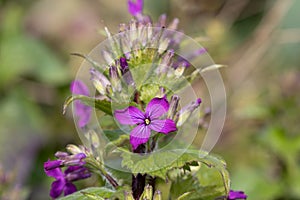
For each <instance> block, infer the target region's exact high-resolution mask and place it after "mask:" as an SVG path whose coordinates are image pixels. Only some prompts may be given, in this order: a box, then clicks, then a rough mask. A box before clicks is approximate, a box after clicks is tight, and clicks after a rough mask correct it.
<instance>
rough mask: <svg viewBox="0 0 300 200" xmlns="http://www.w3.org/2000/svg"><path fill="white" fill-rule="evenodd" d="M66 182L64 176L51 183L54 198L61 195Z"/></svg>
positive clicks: (51, 194) (51, 193)
mask: <svg viewBox="0 0 300 200" xmlns="http://www.w3.org/2000/svg"><path fill="white" fill-rule="evenodd" d="M65 183H66V182H65V180H64V179H63V178H60V179H58V180H56V181H54V182H53V183H52V184H51V190H50V196H51V197H52V198H54V199H55V198H57V197H59V195H60V194H61V193H62V191H63V189H64V187H65Z"/></svg>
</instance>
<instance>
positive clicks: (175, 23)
mask: <svg viewBox="0 0 300 200" xmlns="http://www.w3.org/2000/svg"><path fill="white" fill-rule="evenodd" d="M178 24H179V19H178V18H175V19H173V21H172V22H171V24H170V25H169V26H168V29H171V30H176V29H177V27H178Z"/></svg>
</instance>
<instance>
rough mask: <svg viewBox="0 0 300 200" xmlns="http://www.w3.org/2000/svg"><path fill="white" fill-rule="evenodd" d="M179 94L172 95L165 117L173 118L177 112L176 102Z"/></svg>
mask: <svg viewBox="0 0 300 200" xmlns="http://www.w3.org/2000/svg"><path fill="white" fill-rule="evenodd" d="M179 99H180V98H179V96H177V95H173V96H172V98H171V101H170V108H169V111H168V115H167V118H169V119H172V120H174V119H175V115H176V113H177V108H178V103H179Z"/></svg>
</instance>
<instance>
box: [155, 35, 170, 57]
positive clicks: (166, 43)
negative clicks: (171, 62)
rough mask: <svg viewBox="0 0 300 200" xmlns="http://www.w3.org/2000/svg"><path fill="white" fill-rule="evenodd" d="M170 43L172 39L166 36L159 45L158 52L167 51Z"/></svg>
mask: <svg viewBox="0 0 300 200" xmlns="http://www.w3.org/2000/svg"><path fill="white" fill-rule="evenodd" d="M169 43H170V39H169V38H165V39H164V40H163V41H162V42H160V43H159V46H158V53H159V54H162V53H163V52H165V50H166V49H167V48H168V46H169Z"/></svg>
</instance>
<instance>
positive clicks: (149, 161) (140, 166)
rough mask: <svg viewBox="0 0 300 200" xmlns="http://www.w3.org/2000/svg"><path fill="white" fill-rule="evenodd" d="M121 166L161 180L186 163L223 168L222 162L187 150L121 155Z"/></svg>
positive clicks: (198, 152)
mask: <svg viewBox="0 0 300 200" xmlns="http://www.w3.org/2000/svg"><path fill="white" fill-rule="evenodd" d="M122 157H123V161H122V166H123V167H127V168H128V169H130V170H131V171H132V173H134V174H136V173H141V174H144V173H147V174H149V175H151V176H157V177H160V178H162V179H165V178H166V174H167V172H168V171H169V170H170V169H173V168H182V167H183V166H184V165H185V164H186V163H194V162H195V161H197V162H201V163H203V164H205V165H207V166H209V167H221V168H222V167H223V168H224V167H225V165H224V161H222V160H220V159H218V158H216V157H214V156H212V155H208V153H207V152H204V151H194V150H188V151H185V152H184V153H183V150H170V151H166V152H157V153H153V154H151V155H148V156H142V155H139V154H131V153H128V152H123V153H122Z"/></svg>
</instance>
